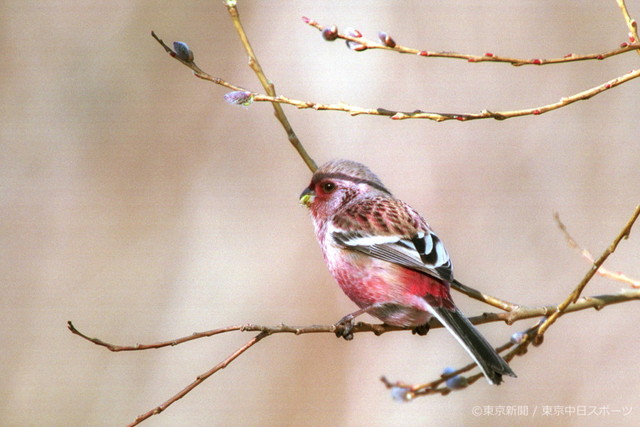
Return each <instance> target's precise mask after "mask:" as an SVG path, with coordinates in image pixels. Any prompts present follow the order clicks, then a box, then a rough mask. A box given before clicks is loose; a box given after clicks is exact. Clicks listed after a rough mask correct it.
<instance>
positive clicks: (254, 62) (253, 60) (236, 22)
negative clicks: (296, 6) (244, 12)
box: [226, 2, 318, 173]
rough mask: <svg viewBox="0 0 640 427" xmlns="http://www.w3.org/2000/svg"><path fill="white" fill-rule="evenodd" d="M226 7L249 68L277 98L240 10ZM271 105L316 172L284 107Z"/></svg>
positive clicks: (233, 6)
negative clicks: (252, 43) (254, 48)
mask: <svg viewBox="0 0 640 427" xmlns="http://www.w3.org/2000/svg"><path fill="white" fill-rule="evenodd" d="M226 6H227V11H228V12H229V15H230V16H231V21H232V22H233V26H234V27H235V29H236V31H237V33H238V36H240V41H241V42H242V46H244V49H245V51H246V52H247V55H249V66H250V67H251V69H252V70H253V71H254V73H255V74H256V76H258V80H260V83H261V84H262V87H263V88H264V90H265V91H266V92H267V94H268V95H269V96H272V97H275V96H276V90H275V86H274V85H273V83H271V81H270V80H269V79H268V78H267V76H266V75H265V74H264V71H263V70H262V66H261V65H260V62H258V58H257V57H256V54H255V52H254V51H253V48H252V47H251V43H249V38H248V37H247V34H246V33H245V31H244V27H243V26H242V22H241V21H240V14H239V12H238V9H237V8H236V6H235V2H227V3H226ZM271 104H272V105H273V109H274V114H275V116H276V118H277V119H278V121H279V122H280V124H281V125H282V127H283V128H284V130H285V132H287V137H288V138H289V142H291V145H292V146H293V148H294V149H295V150H296V151H297V152H298V154H299V155H300V157H301V158H302V160H303V161H304V162H305V164H306V165H307V167H308V168H309V170H310V171H311V172H312V173H313V172H315V171H316V169H318V166H317V165H316V162H314V161H313V159H312V158H311V156H309V153H307V151H306V150H305V148H304V146H303V145H302V143H301V142H300V139H299V138H298V136H297V135H296V133H295V132H294V131H293V127H292V126H291V123H289V119H287V116H286V115H285V114H284V111H283V110H282V106H281V105H280V104H279V103H277V102H274V101H272V102H271Z"/></svg>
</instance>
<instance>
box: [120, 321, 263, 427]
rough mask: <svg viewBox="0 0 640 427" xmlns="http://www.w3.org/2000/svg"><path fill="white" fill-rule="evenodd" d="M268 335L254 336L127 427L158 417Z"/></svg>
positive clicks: (261, 333)
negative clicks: (154, 416)
mask: <svg viewBox="0 0 640 427" xmlns="http://www.w3.org/2000/svg"><path fill="white" fill-rule="evenodd" d="M268 335H269V334H268V333H267V332H260V333H259V334H258V335H256V336H255V337H253V338H251V339H250V340H249V341H247V342H246V343H245V344H244V345H243V346H242V347H240V348H239V349H237V350H236V351H234V352H233V353H231V354H230V355H229V356H228V357H227V358H226V359H224V360H223V361H222V362H220V363H218V364H217V365H216V366H214V367H213V368H211V369H209V370H208V371H207V372H205V373H203V374H200V375H198V376H197V377H196V379H195V381H193V382H192V383H190V384H189V385H187V386H186V387H185V388H183V389H182V390H180V391H179V392H178V393H176V394H175V395H173V396H172V397H171V398H170V399H168V400H167V401H166V402H164V403H163V404H161V405H159V406H156V407H155V408H153V409H151V410H149V411H147V412H145V413H144V414H142V415H139V416H138V417H136V419H135V421H134V422H132V423H131V424H129V427H131V426H135V425H138V424H140V423H141V422H142V421H144V420H146V419H147V418H150V417H152V416H153V415H158V414H159V413H161V412H162V411H164V410H165V409H167V408H168V407H169V406H171V405H173V404H174V403H176V402H177V401H178V400H180V399H182V398H183V397H185V396H186V395H187V394H188V393H189V392H190V391H191V390H193V389H194V388H196V387H198V386H199V385H200V384H201V383H202V382H204V381H205V380H206V379H207V378H209V377H210V376H211V375H213V374H215V373H216V372H218V371H219V370H221V369H224V368H226V367H227V366H228V365H229V364H230V363H231V362H233V361H234V360H235V359H236V358H238V357H239V356H240V355H241V354H242V353H244V352H245V351H247V350H249V349H250V348H251V347H252V346H254V345H255V344H257V343H258V341H260V340H261V339H263V338H264V337H266V336H268Z"/></svg>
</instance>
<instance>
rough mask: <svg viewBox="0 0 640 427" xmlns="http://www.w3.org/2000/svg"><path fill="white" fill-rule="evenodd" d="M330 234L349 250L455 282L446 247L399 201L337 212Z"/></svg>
mask: <svg viewBox="0 0 640 427" xmlns="http://www.w3.org/2000/svg"><path fill="white" fill-rule="evenodd" d="M327 231H328V233H329V234H330V235H331V237H332V238H333V240H334V241H335V242H336V243H337V244H339V245H340V246H342V247H344V248H346V249H350V250H354V251H358V252H361V253H363V254H366V255H369V256H372V257H374V258H378V259H381V260H384V261H388V262H392V263H394V264H398V265H401V266H403V267H407V268H410V269H412V270H417V271H421V272H423V273H426V274H429V275H431V276H434V277H436V278H438V279H441V280H445V281H447V282H451V281H453V272H452V268H451V259H450V258H449V254H448V253H447V250H446V249H445V247H444V245H443V244H442V242H441V241H440V239H439V238H438V236H436V234H435V233H434V232H433V231H432V230H431V229H430V228H429V226H428V225H427V223H426V222H425V220H424V219H423V218H422V217H421V216H420V215H419V214H418V213H417V212H416V211H415V210H413V209H412V208H411V207H410V206H408V205H407V204H405V203H403V202H401V201H400V200H397V199H389V198H383V197H380V198H373V199H367V200H364V201H361V202H360V203H357V204H354V205H352V206H350V207H349V208H347V209H345V210H344V211H342V212H340V213H338V215H336V216H335V217H334V218H333V221H331V223H330V225H329V227H328V230H327Z"/></svg>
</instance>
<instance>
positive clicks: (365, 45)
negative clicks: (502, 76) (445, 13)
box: [302, 0, 640, 67]
mask: <svg viewBox="0 0 640 427" xmlns="http://www.w3.org/2000/svg"><path fill="white" fill-rule="evenodd" d="M618 3H622V4H624V1H623V0H618ZM624 11H625V12H626V8H625V9H624ZM627 16H628V14H627ZM302 21H303V22H304V23H305V24H307V25H310V26H311V27H314V28H316V29H317V30H319V31H323V30H324V29H326V28H327V27H326V26H323V25H321V24H319V23H318V22H317V21H315V20H314V19H311V18H307V17H305V16H303V17H302ZM629 22H632V20H631V18H630V17H629V19H628V20H627V24H628V25H629V26H630V28H631V25H630V24H629ZM334 35H335V38H338V39H343V40H345V41H350V42H353V43H354V44H353V46H357V47H358V48H357V49H355V50H356V51H358V52H362V51H365V50H373V49H380V50H389V51H394V52H398V53H403V54H409V55H417V56H421V57H425V58H449V59H463V60H465V61H467V62H474V63H475V62H501V63H507V64H511V65H513V66H516V67H519V66H522V65H549V64H562V63H567V62H576V61H588V60H603V59H606V58H610V57H612V56H616V55H620V54H623V53H626V52H629V51H632V50H636V49H640V43H637V42H636V43H634V42H631V43H622V44H621V45H620V47H619V48H617V49H613V50H610V51H608V52H603V53H592V54H588V55H575V54H573V53H570V54H567V55H565V56H563V57H562V58H552V59H543V58H532V59H521V58H511V57H507V56H499V55H495V54H493V53H489V52H487V53H485V54H483V55H470V54H463V53H456V52H435V51H430V50H422V49H414V48H410V47H406V46H402V45H399V44H395V45H394V46H388V45H385V44H384V43H378V42H375V41H372V40H370V39H367V38H366V37H353V36H350V35H348V34H344V33H340V32H336V33H334ZM637 40H638V39H637V34H636V41H637Z"/></svg>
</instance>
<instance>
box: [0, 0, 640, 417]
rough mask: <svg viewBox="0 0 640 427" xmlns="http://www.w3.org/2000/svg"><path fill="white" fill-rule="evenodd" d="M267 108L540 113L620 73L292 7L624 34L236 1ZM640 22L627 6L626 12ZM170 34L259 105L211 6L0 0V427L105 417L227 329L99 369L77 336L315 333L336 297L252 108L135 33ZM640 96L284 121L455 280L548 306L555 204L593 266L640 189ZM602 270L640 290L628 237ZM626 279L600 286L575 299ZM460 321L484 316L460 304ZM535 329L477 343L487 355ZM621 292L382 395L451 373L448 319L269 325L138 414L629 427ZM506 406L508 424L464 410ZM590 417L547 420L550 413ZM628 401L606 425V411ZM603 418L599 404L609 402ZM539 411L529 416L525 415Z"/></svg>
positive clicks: (626, 326) (637, 406)
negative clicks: (422, 242) (387, 38)
mask: <svg viewBox="0 0 640 427" xmlns="http://www.w3.org/2000/svg"><path fill="white" fill-rule="evenodd" d="M239 7H240V11H241V14H242V17H243V21H244V24H245V26H246V28H247V31H248V34H249V36H250V38H251V40H252V42H253V46H254V48H255V50H256V52H257V54H258V55H259V58H260V59H261V61H262V65H263V67H264V68H265V70H266V72H267V74H268V76H269V78H271V79H272V80H273V81H274V82H275V84H276V88H277V90H278V91H279V93H281V94H284V95H287V96H290V97H293V98H298V99H305V100H312V101H317V102H327V103H330V102H338V101H344V102H347V103H351V104H355V105H359V106H365V107H385V108H396V109H402V110H413V109H423V110H428V111H444V112H477V111H480V110H482V109H490V110H508V109H519V108H527V107H532V106H537V105H543V104H547V103H551V102H555V101H557V100H558V99H560V98H561V97H562V96H566V95H570V94H573V93H576V92H578V91H581V90H584V89H587V88H590V87H593V86H596V85H598V84H600V83H602V82H604V81H606V80H609V79H611V78H614V77H616V76H618V75H621V74H624V73H626V72H627V71H629V70H631V69H633V68H637V67H638V64H639V59H640V58H639V57H638V56H637V55H635V54H632V53H630V54H626V55H621V56H618V57H615V58H611V59H608V60H606V61H597V62H583V63H573V64H566V65H557V66H545V67H520V68H516V67H511V66H509V65H504V64H468V63H466V62H464V61H456V60H445V59H424V58H416V57H412V56H409V55H395V54H392V53H386V52H379V51H373V52H365V53H354V52H351V51H349V50H347V49H346V48H345V46H344V44H343V43H342V42H336V43H333V44H332V43H327V42H323V41H322V39H321V38H320V35H319V33H318V32H317V31H316V30H314V29H312V28H309V27H307V26H305V25H304V24H303V23H302V22H301V20H300V17H301V16H302V15H306V16H310V17H313V18H315V19H317V20H318V21H319V22H322V23H326V24H337V25H338V26H339V28H341V29H344V28H345V27H348V26H355V27H357V28H358V29H360V31H362V32H363V33H364V34H365V35H367V36H369V37H375V36H376V34H377V32H378V31H379V30H385V31H388V32H389V33H390V34H391V35H392V36H393V37H394V38H395V39H396V41H397V42H398V43H402V44H406V45H408V46H413V47H417V48H422V49H429V50H453V51H458V52H464V53H476V54H482V53H484V52H493V53H496V54H502V55H508V56H517V57H524V58H535V57H558V56H562V55H564V54H567V53H570V52H575V53H595V52H603V51H607V50H610V49H612V48H615V47H617V46H618V45H619V44H620V43H622V42H624V41H626V40H627V29H626V26H625V24H624V22H623V20H622V17H621V13H620V12H619V10H618V8H617V7H616V5H615V2H614V1H613V0H611V1H599V2H569V1H565V2H557V1H535V2H533V1H528V2H515V3H509V4H506V3H504V2H498V1H487V2H482V3H481V4H480V3H475V2H457V1H456V2H432V1H429V2H425V1H412V2H389V1H370V2H342V1H323V2H316V1H297V2H283V1H269V2H244V1H241V2H240V5H239ZM629 7H630V8H631V12H632V14H634V15H635V16H636V17H640V2H638V1H636V0H634V1H629ZM152 29H153V30H155V31H156V32H157V33H158V34H159V35H160V36H161V37H163V38H164V39H165V40H166V41H167V42H170V41H173V40H182V41H185V42H187V43H188V44H189V45H190V46H191V48H192V49H193V50H194V52H195V55H196V61H197V63H198V64H199V65H200V66H201V67H202V68H203V69H205V70H207V71H208V72H210V73H211V74H213V75H216V76H220V77H222V78H225V79H227V80H229V81H231V82H234V83H236V84H239V85H242V86H245V87H248V88H251V89H254V90H259V84H258V82H257V80H256V78H255V77H254V76H253V74H252V72H251V71H250V69H249V68H248V67H247V66H246V63H247V58H246V57H245V55H244V53H243V51H242V49H241V46H240V43H239V42H238V39H237V36H236V34H235V32H234V30H233V27H232V25H231V22H230V20H229V19H228V17H227V14H226V11H225V9H224V6H223V2H222V1H193V2H167V1H162V2H161V1H138V2H129V1H110V2H69V1H58V2H53V1H37V2H36V1H26V0H20V1H18V0H13V1H12V0H9V1H4V2H2V3H1V4H0V32H1V34H2V42H1V43H0V50H1V51H2V58H3V60H2V75H1V78H0V112H1V115H2V120H1V121H0V144H1V150H0V156H1V158H0V163H1V164H2V167H1V168H0V206H1V209H2V210H1V217H2V220H1V222H0V239H1V248H2V249H1V250H2V256H1V257H0V269H1V274H2V277H3V285H2V290H1V291H0V292H1V294H0V304H1V306H0V307H1V310H0V315H1V326H0V334H1V335H0V339H1V342H2V351H1V352H0V362H1V365H0V366H2V376H1V378H0V424H2V425H5V426H28V425H29V426H31V425H32V426H41V425H53V426H70V425H74V426H102V425H125V424H127V423H129V422H131V421H132V420H133V419H134V418H135V416H136V415H138V414H141V413H143V412H146V411H147V410H148V409H150V408H152V407H153V406H155V405H158V404H160V403H161V402H163V401H164V400H165V399H167V398H168V397H170V396H171V395H172V394H174V393H175V392H177V391H178V390H179V389H181V388H182V387H183V386H185V385H186V384H187V383H189V382H190V381H192V380H193V379H194V378H195V376H196V375H198V374H199V373H202V372H204V371H206V370H207V369H209V368H210V367H211V366H213V365H214V364H215V363H217V362H218V361H220V360H221V359H223V358H224V357H226V356H227V355H228V354H229V353H231V352H232V351H233V350H234V349H235V348H237V347H238V346H239V345H241V344H242V343H243V342H245V341H246V340H248V339H249V338H250V337H251V335H249V334H239V333H238V334H229V335H226V336H219V337H215V338H211V339H206V340H200V341H196V342H192V343H190V344H184V345H181V346H178V347H175V348H168V349H161V350H154V351H148V352H138V353H110V352H108V351H107V350H105V349H102V348H99V347H96V346H93V345H91V344H89V343H87V342H85V341H82V340H80V339H79V338H77V337H75V336H73V335H71V334H70V333H69V332H68V331H67V329H66V325H65V322H66V321H67V320H73V321H74V322H75V324H76V325H77V327H78V328H80V329H81V330H82V331H85V332H86V333H88V334H90V335H92V336H98V337H100V338H102V339H105V340H108V341H111V342H115V343H120V344H135V343H148V342H154V341H158V340H164V339H169V338H173V337H178V336H182V335H186V334H189V333H191V332H193V331H202V330H207V329H212V328H215V327H220V326H223V325H231V324H238V323H246V322H254V323H260V324H266V325H273V324H277V323H279V322H285V323H288V324H295V325H306V324H313V323H330V322H334V321H337V320H338V319H339V318H340V317H341V316H343V315H344V314H346V313H348V312H350V311H352V310H353V309H354V305H353V304H352V303H351V302H350V301H349V300H348V299H347V298H346V297H345V296H344V295H342V293H341V291H340V290H339V289H338V287H337V286H336V285H335V284H334V283H333V281H332V279H331V278H330V276H329V274H328V272H327V271H326V269H325V266H324V264H323V262H322V258H321V255H320V250H319V248H318V247H317V244H316V242H315V238H314V236H313V232H312V227H311V224H310V221H309V218H308V217H307V213H306V212H305V211H304V209H302V208H300V207H299V206H298V201H297V197H298V195H299V194H300V192H301V190H302V189H303V188H304V187H305V186H306V185H307V183H308V180H309V178H310V174H309V171H308V170H307V169H306V167H305V166H304V164H303V163H302V161H301V160H300V159H299V158H298V157H297V155H296V154H295V152H294V151H293V150H292V149H291V148H290V147H289V145H288V142H287V140H286V137H285V134H284V132H283V130H282V128H281V127H280V126H279V124H278V123H277V122H276V120H275V119H274V118H273V116H272V108H271V106H270V105H268V104H256V105H253V106H251V107H249V108H244V107H233V106H230V105H228V104H226V103H225V102H224V101H223V99H222V96H223V94H224V93H225V92H226V91H225V90H224V88H221V87H218V86H214V85H212V84H209V83H206V82H204V81H200V80H198V79H196V78H194V77H192V75H191V73H190V71H189V70H188V69H186V68H185V67H183V66H181V65H180V64H179V63H177V62H176V61H173V60H171V59H170V58H169V57H168V56H166V55H165V53H164V51H163V50H162V49H161V47H160V46H158V45H157V44H156V42H155V41H154V40H153V39H152V38H151V37H150V31H151V30H152ZM639 85H640V81H632V82H629V83H628V84H625V85H623V86H621V87H619V88H616V89H614V90H611V91H608V92H606V93H604V94H601V95H599V96H597V97H595V98H592V99H591V100H589V101H586V102H580V103H577V104H574V105H572V106H570V107H568V108H564V109H561V110H558V111H555V112H551V113H548V114H545V115H542V116H540V117H525V118H519V119H511V120H507V121H504V122H498V121H488V120H486V121H475V122H470V123H459V122H446V123H434V122H430V121H418V120H414V121H410V120H407V121H402V122H395V121H391V120H389V119H385V118H380V117H364V116H361V117H350V116H348V115H347V114H343V113H336V112H314V111H307V110H300V111H298V110H295V109H293V108H290V107H285V110H286V112H287V114H288V115H289V118H290V120H291V122H292V124H293V126H294V128H295V130H296V131H297V133H298V135H299V136H300V138H301V139H302V141H303V142H304V144H305V145H306V147H307V148H308V150H309V151H310V153H311V155H312V156H313V157H314V158H315V159H316V161H318V162H319V163H322V162H324V161H326V160H328V159H331V158H336V157H344V158H350V159H354V160H359V161H362V162H364V163H366V164H367V165H369V166H370V167H371V168H372V169H373V170H374V171H375V172H377V173H378V174H379V175H380V176H381V177H382V179H383V180H384V182H385V183H386V184H387V185H388V187H389V188H391V189H392V191H394V192H395V194H396V195H397V196H398V197H400V198H402V199H404V200H406V201H408V202H409V203H410V204H411V205H413V206H414V207H415V208H417V209H418V210H419V211H421V212H422V213H423V214H424V215H425V216H426V217H427V219H428V220H429V222H430V223H431V225H432V226H433V227H434V228H435V229H436V230H437V232H438V234H439V235H440V237H441V238H442V239H443V240H444V241H445V243H446V245H447V247H448V249H449V252H450V253H451V254H452V257H453V260H454V265H455V269H456V275H457V277H458V278H459V279H460V280H461V281H463V282H465V283H467V284H469V285H471V286H474V287H476V288H478V289H482V290H484V291H486V292H488V293H490V294H496V295H498V296H501V297H503V298H505V299H507V300H512V301H516V302H518V303H521V304H527V305H536V304H546V303H557V302H559V301H561V300H562V299H563V298H564V296H565V295H566V294H567V293H568V292H569V291H570V290H571V289H572V288H573V287H574V286H575V285H576V284H577V283H578V281H579V280H580V279H581V277H582V276H583V274H584V273H585V272H586V270H587V269H588V265H587V263H585V262H584V260H582V259H581V258H580V257H579V255H578V253H577V252H575V251H573V250H571V249H570V248H568V246H567V244H566V242H565V241H564V239H563V236H562V235H561V233H560V232H559V231H558V229H557V227H556V226H555V224H554V221H553V218H552V215H553V212H554V211H558V212H559V213H560V214H561V217H562V218H563V220H564V221H565V223H566V224H567V226H568V227H569V229H570V230H571V231H572V233H573V234H574V237H576V239H577V240H578V241H579V242H580V243H582V244H583V245H584V246H587V247H588V248H590V249H592V251H593V252H594V253H599V252H600V251H601V250H602V249H604V248H605V247H606V246H607V245H608V244H609V242H610V241H611V240H612V238H613V237H614V236H615V235H616V234H617V233H618V231H619V230H620V228H621V227H622V225H623V224H624V223H625V222H626V221H627V219H628V218H629V216H630V215H631V213H632V211H633V208H634V206H635V205H636V204H638V202H639V201H640V146H639V141H640V138H639V135H640V120H639V115H638V105H639V104H638V99H640V98H639V95H640V86H639ZM636 228H637V229H636V230H634V231H635V232H634V233H633V234H632V236H631V239H630V240H628V241H625V242H623V243H622V245H621V246H620V248H619V250H618V252H617V253H616V254H615V255H614V256H612V257H611V259H610V261H609V263H608V267H609V268H611V269H614V270H621V271H624V272H626V273H627V274H629V275H632V276H635V277H638V276H640V265H639V263H638V259H639V254H640V228H638V226H637V227H636ZM622 286H623V285H622V284H621V283H617V282H612V281H610V280H606V279H603V278H596V279H594V280H593V282H592V283H591V284H590V285H589V287H588V288H587V290H586V292H585V293H586V294H590V295H593V294H601V293H612V292H616V291H617V290H618V289H620V288H621V287H622ZM454 298H456V300H457V302H458V304H459V305H460V306H461V307H462V308H463V310H464V311H465V312H466V313H467V314H468V315H473V314H478V313H480V312H482V311H483V310H487V309H488V308H487V307H485V306H482V305H480V304H477V303H475V302H473V301H470V300H468V299H467V298H465V297H463V296H461V295H459V294H456V295H454ZM532 323H533V321H525V322H521V323H518V324H516V325H514V326H512V327H508V326H506V325H502V324H491V325H485V326H482V327H481V330H482V332H483V333H485V334H486V335H487V337H488V338H489V339H490V340H491V341H492V342H494V343H495V344H496V345H497V344H500V343H502V342H504V341H506V340H507V339H508V337H509V336H510V335H511V334H512V333H514V332H516V331H519V330H523V329H525V328H526V327H527V326H529V325H531V324H532ZM637 325H638V306H637V303H627V304H622V305H617V306H612V307H608V308H606V309H604V310H603V311H601V312H596V311H586V312H581V313H578V314H574V315H571V316H567V317H563V318H562V319H561V320H560V321H559V322H558V324H557V325H556V326H554V327H553V328H552V329H551V330H550V331H549V333H548V334H547V336H546V340H545V343H544V345H543V346H541V347H539V348H533V349H531V350H530V352H529V353H528V354H527V356H526V357H524V358H518V359H517V360H515V361H514V362H513V363H512V366H513V368H514V370H515V371H516V372H517V373H518V375H519V378H518V379H516V380H511V379H507V381H506V383H505V384H504V385H503V386H501V387H499V388H497V387H490V386H488V385H487V384H486V383H484V382H483V383H480V384H477V385H475V386H474V387H473V388H471V389H469V390H466V391H464V392H457V393H453V394H452V395H450V396H447V397H438V396H435V397H428V398H421V399H418V400H416V401H414V402H411V403H407V404H401V403H396V402H394V401H392V400H391V398H390V395H389V393H388V392H387V391H386V390H385V389H384V388H383V386H382V384H381V383H380V382H379V380H378V378H379V376H380V375H386V376H388V378H390V379H392V380H405V381H409V382H420V381H428V380H431V379H434V378H435V377H437V375H439V373H440V372H441V371H442V369H443V368H444V367H445V366H447V365H451V366H460V365H462V364H465V363H467V362H468V358H467V356H466V354H465V353H464V352H463V351H462V350H461V349H460V348H459V347H458V345H457V343H456V342H455V341H454V340H452V339H451V338H450V337H449V336H448V335H447V334H445V333H443V332H442V330H437V331H432V333H431V334H430V335H429V336H428V337H426V338H423V337H416V336H411V334H409V333H394V334H388V335H387V336H383V337H375V336H372V335H358V336H356V338H355V340H354V341H352V342H344V341H341V340H338V339H336V338H335V337H333V336H329V335H313V336H311V335H308V336H300V337H295V336H274V337H271V338H269V339H267V340H265V341H263V342H262V343H260V344H259V345H258V346H256V347H255V348H253V349H252V350H250V351H249V352H248V353H246V354H245V355H243V356H242V357H241V358H240V359H238V360H237V361H236V362H234V363H233V364H232V365H230V366H229V367H228V368H227V369H225V370H224V371H222V372H220V373H218V374H217V375H215V376H214V377H212V378H211V379H209V380H208V381H207V382H205V383H204V384H203V385H201V386H200V387H198V389H196V390H195V391H193V392H192V393H191V394H190V395H188V396H187V397H186V398H185V399H183V400H181V401H179V402H178V403H176V404H175V405H174V406H172V407H171V408H170V409H168V410H167V411H166V412H165V413H163V414H162V415H160V416H155V417H153V418H152V419H151V420H149V421H147V423H146V425H149V426H176V425H189V426H211V425H220V426H230V425H246V426H275V425H278V426H282V425H309V426H329V425H331V426H427V425H469V426H474V425H486V424H492V425H516V426H519V425H520V426H524V425H549V424H554V425H567V426H570V425H581V426H584V425H587V426H596V425H619V426H632V425H638V424H639V423H640V400H638V396H640V385H639V384H640V376H639V375H640V374H639V373H638V359H637V356H638V350H639V348H640V338H639V337H638V333H637ZM476 406H487V407H497V406H517V407H520V408H527V410H528V411H529V415H527V416H509V417H498V416H474V415H473V408H474V407H476ZM545 406H554V407H556V406H557V407H563V408H564V407H567V408H577V407H580V406H598V407H608V408H609V409H610V410H611V411H612V412H610V414H609V415H599V416H597V415H591V416H577V415H572V416H568V415H565V416H554V417H545V416H542V411H543V407H545ZM625 408H631V412H630V413H629V414H627V415H623V414H621V413H620V412H619V411H621V410H623V409H625ZM614 411H615V412H614ZM534 412H535V415H534Z"/></svg>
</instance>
